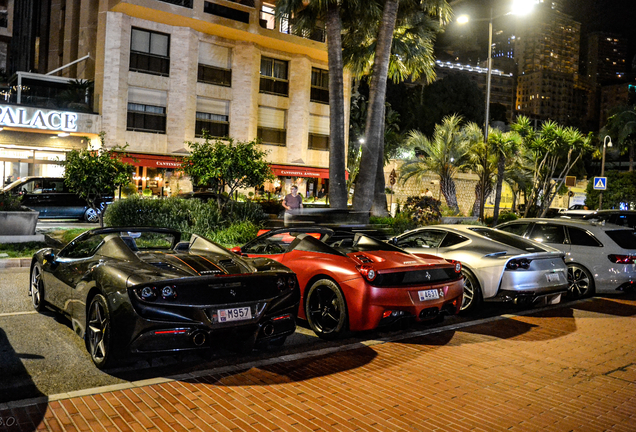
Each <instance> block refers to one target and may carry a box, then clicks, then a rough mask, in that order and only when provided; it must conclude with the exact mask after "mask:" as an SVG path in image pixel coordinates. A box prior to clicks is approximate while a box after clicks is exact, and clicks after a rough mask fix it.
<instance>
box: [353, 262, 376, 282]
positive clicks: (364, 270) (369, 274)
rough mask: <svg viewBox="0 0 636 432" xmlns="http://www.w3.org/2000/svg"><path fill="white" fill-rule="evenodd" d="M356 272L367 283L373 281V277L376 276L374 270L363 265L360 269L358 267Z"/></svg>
mask: <svg viewBox="0 0 636 432" xmlns="http://www.w3.org/2000/svg"><path fill="white" fill-rule="evenodd" d="M358 271H359V272H360V274H361V275H362V276H364V277H365V278H366V279H367V280H368V281H372V280H373V279H375V277H376V275H377V272H376V271H375V269H374V268H373V267H372V266H370V265H367V264H363V265H361V266H360V267H358Z"/></svg>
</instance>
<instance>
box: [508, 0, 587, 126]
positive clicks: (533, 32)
mask: <svg viewBox="0 0 636 432" xmlns="http://www.w3.org/2000/svg"><path fill="white" fill-rule="evenodd" d="M580 28H581V25H580V23H578V22H576V21H575V20H574V19H572V18H571V17H570V16H568V15H566V14H564V13H562V12H560V11H559V8H558V5H557V4H549V3H543V4H541V5H539V6H538V7H537V8H536V9H535V10H534V11H533V14H532V17H531V18H528V19H527V20H519V21H518V26H517V35H516V36H517V38H516V41H515V60H516V61H517V65H518V68H517V71H518V80H517V98H516V108H517V111H518V112H520V113H522V114H525V115H528V116H530V117H532V118H535V119H539V120H548V119H551V120H554V121H557V122H559V123H562V124H566V125H576V126H580V125H581V122H582V121H583V122H586V121H587V118H588V117H589V116H591V113H586V114H585V118H584V119H581V117H580V105H579V103H580V98H578V97H575V94H574V92H575V87H576V86H577V75H578V60H579V48H580Z"/></svg>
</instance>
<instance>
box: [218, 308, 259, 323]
mask: <svg viewBox="0 0 636 432" xmlns="http://www.w3.org/2000/svg"><path fill="white" fill-rule="evenodd" d="M217 312H218V317H219V322H229V321H242V320H247V319H251V318H252V310H251V309H250V308H249V307H247V306H246V307H240V308H232V309H219V310H218V311H217Z"/></svg>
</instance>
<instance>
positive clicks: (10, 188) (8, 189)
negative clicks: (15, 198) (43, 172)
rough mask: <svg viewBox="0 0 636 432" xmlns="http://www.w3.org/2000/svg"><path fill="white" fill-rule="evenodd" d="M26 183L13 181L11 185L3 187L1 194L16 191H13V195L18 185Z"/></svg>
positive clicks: (22, 180) (19, 180)
mask: <svg viewBox="0 0 636 432" xmlns="http://www.w3.org/2000/svg"><path fill="white" fill-rule="evenodd" d="M26 181H27V179H18V180H16V181H14V182H13V183H9V184H8V185H7V186H5V187H4V189H2V192H9V191H10V190H12V189H16V190H15V191H14V193H15V192H17V188H16V187H17V186H18V185H20V184H22V183H24V182H26Z"/></svg>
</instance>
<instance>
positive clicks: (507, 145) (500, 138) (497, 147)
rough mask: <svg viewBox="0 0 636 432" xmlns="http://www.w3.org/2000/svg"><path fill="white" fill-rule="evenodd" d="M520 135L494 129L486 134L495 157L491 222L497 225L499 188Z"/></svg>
mask: <svg viewBox="0 0 636 432" xmlns="http://www.w3.org/2000/svg"><path fill="white" fill-rule="evenodd" d="M521 143H522V141H521V136H520V135H519V134H518V133H516V132H514V131H513V132H502V131H500V130H499V129H494V130H493V131H492V132H491V133H490V134H489V135H488V146H489V147H490V149H491V150H492V151H493V153H494V154H495V155H496V157H497V186H496V187H495V208H494V212H493V218H492V224H493V226H495V225H497V220H498V219H499V203H500V202H501V189H502V186H503V182H504V176H505V171H506V166H507V165H510V164H511V162H512V161H513V160H514V159H515V158H516V156H517V152H518V151H519V148H520V146H521Z"/></svg>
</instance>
